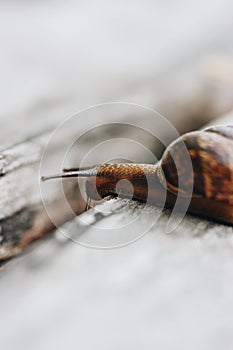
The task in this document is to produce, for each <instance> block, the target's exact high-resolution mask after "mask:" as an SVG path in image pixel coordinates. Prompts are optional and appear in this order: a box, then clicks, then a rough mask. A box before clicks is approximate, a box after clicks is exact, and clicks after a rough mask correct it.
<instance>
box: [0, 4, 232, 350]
mask: <svg viewBox="0 0 233 350" xmlns="http://www.w3.org/2000/svg"><path fill="white" fill-rule="evenodd" d="M231 8H232V5H231V3H230V2H229V0H221V1H220V0H217V1H214V2H213V1H212V0H207V1H206V2H204V3H203V1H202V0H196V1H195V2H194V1H193V2H192V1H191V2H187V1H186V0H181V1H179V2H176V4H175V5H174V4H173V3H171V2H165V1H162V2H158V1H156V2H155V1H150V0H149V1H145V2H137V1H136V2H133V3H132V4H130V2H128V3H126V2H125V1H124V0H119V1H117V3H116V2H114V1H112V0H108V1H101V2H96V3H95V2H91V1H88V0H87V1H83V2H82V1H73V0H67V1H66V2H63V1H57V2H54V1H52V0H48V1H33V2H28V1H20V4H19V2H18V1H14V0H12V1H10V2H1V4H0V10H1V11H0V28H1V29H2V30H1V35H0V46H1V58H0V73H1V79H0V92H1V104H0V127H1V138H0V175H1V176H0V193H1V196H0V261H1V273H0V301H1V312H0V346H1V348H2V349H7V350H15V349H18V350H21V349H22V350H25V349H33V350H47V349H48V350H50V349H57V350H59V349H64V348H68V349H82V350H92V349H101V350H105V349H106V350H108V349H113V350H115V349H117V350H118V349H127V350H128V349H134V350H139V349H140V350H141V349H148V350H150V349H153V350H154V349H159V350H170V349H171V350H180V349H184V348H185V349H189V350H192V349H194V350H196V349H200V350H219V349H224V350H228V349H229V350H232V344H233V339H232V338H233V337H232V334H233V332H232V324H233V322H232V321H233V320H232V318H233V316H232V315H233V310H232V305H233V300H232V295H233V293H232V289H233V287H232V280H233V272H232V271H233V269H232V266H233V261H232V256H233V251H232V250H233V239H232V228H231V227H229V226H224V225H219V224H214V223H212V222H210V221H205V220H201V219H200V218H194V217H192V216H185V218H184V220H183V221H182V223H181V225H179V226H178V227H177V228H176V230H175V231H173V232H172V233H171V234H167V233H166V227H167V224H168V220H169V217H170V212H169V211H166V210H164V211H162V212H161V211H160V209H159V208H155V207H149V206H144V205H141V204H139V203H135V202H131V201H127V200H119V199H118V200H110V201H109V202H105V203H103V204H101V205H100V206H97V207H95V208H94V209H91V210H89V211H88V212H85V213H83V214H81V215H80V216H77V218H75V219H73V217H72V216H71V215H70V212H69V211H66V206H65V205H64V203H65V202H66V203H67V201H68V203H69V204H70V206H71V207H72V208H73V210H74V212H75V213H76V214H79V213H80V212H83V210H84V206H85V203H84V201H83V200H82V197H81V196H80V193H79V190H78V188H77V183H76V182H75V181H73V180H69V181H66V182H64V187H63V189H64V191H65V200H66V201H64V194H63V193H62V192H61V188H60V187H59V185H58V182H51V184H47V183H46V184H45V186H44V187H43V188H44V193H43V194H45V195H47V196H46V209H47V210H48V209H49V212H50V214H51V213H52V216H53V219H55V222H56V223H57V225H58V226H59V230H58V229H56V228H55V225H54V222H52V221H51V218H50V217H49V216H48V215H47V212H46V210H45V206H44V205H43V204H44V203H42V200H41V196H40V186H39V176H40V174H39V172H40V162H41V159H42V158H43V151H44V146H45V145H46V144H47V141H48V140H49V138H50V136H51V133H52V132H53V131H54V129H55V128H56V127H57V126H58V125H59V123H60V122H62V121H64V119H65V118H67V117H69V116H70V115H73V114H74V113H77V112H79V111H80V110H82V109H83V108H86V107H90V106H93V105H95V104H101V103H103V102H109V101H126V102H130V103H135V104H138V105H144V106H146V107H149V108H153V109H155V110H157V111H158V112H160V113H161V114H163V115H164V116H165V117H166V118H167V119H168V120H169V121H170V122H171V123H172V124H173V125H174V126H175V127H176V128H177V130H178V131H179V132H180V133H184V132H186V131H188V130H192V129H197V128H199V127H202V126H203V125H205V124H206V123H209V122H211V121H212V120H213V119H215V118H216V117H218V116H220V115H223V114H225V113H226V112H227V111H230V110H231V109H232V108H233V105H232V101H233V98H232V96H233V89H232V79H231V77H230V74H229V72H232V70H228V68H227V67H229V66H228V65H226V64H225V62H226V61H225V60H224V56H223V61H222V60H221V59H220V61H219V59H218V56H217V61H216V56H215V55H212V54H211V55H210V53H215V52H217V53H218V52H220V51H222V53H223V54H227V52H228V53H229V52H231V49H232V34H231V33H232V32H233V30H232V29H233V22H232V11H231ZM220 56H221V55H220ZM213 57H214V59H213V60H212V58H213ZM220 58H221V57H220ZM210 61H211V62H210ZM219 62H220V64H219ZM228 62H229V61H228ZM230 65H231V64H230ZM216 67H217V69H216ZM231 74H232V73H231ZM116 112H117V111H116V110H115V114H117V115H118V117H120V118H121V119H120V122H121V123H124V122H125V121H126V120H127V121H130V122H131V123H135V122H136V123H140V122H141V123H142V122H143V121H144V119H142V114H140V113H139V114H138V113H130V114H128V113H127V110H125V113H116ZM231 118H232V114H230V116H229V120H230V119H231ZM152 120H153V119H147V123H146V121H145V125H143V126H145V127H148V126H149V127H150V126H151V125H152V126H153V125H154V123H153V122H152ZM86 121H87V119H86V118H85V117H84V118H83V119H82V122H80V123H79V124H78V125H76V126H75V127H71V128H66V129H63V130H62V132H61V133H60V134H59V135H58V137H57V139H56V140H55V142H54V143H53V144H52V145H51V147H49V149H48V152H47V153H46V164H44V167H42V168H43V169H41V170H43V175H46V174H49V173H52V172H54V171H55V172H56V171H58V170H59V171H60V170H61V161H62V160H63V156H64V152H65V151H66V150H67V147H69V145H70V142H71V143H72V141H71V140H73V138H74V137H77V134H78V133H85V130H86V127H87V126H88V125H85V122H86ZM88 121H89V126H91V127H93V126H96V125H97V124H100V123H108V122H109V121H112V114H111V113H109V110H105V111H102V112H101V113H94V114H93V117H90V118H89V120H88ZM220 122H221V123H222V122H223V120H222V119H221V121H220ZM225 122H226V121H225ZM157 133H158V136H162V137H163V138H166V141H167V142H169V141H171V140H172V135H171V134H170V132H169V130H168V129H167V128H164V127H162V126H161V125H160V126H159V127H158V128H157ZM129 136H130V137H132V138H133V140H137V139H139V138H140V141H141V142H142V140H143V144H145V146H146V147H147V148H148V149H149V150H151V151H152V153H153V154H154V155H156V156H159V155H160V153H161V144H159V143H157V142H156V143H154V140H152V139H151V138H147V137H146V138H145V134H143V133H141V134H140V137H139V135H137V134H136V135H135V134H134V133H129V130H126V132H125V133H123V134H122V130H118V129H117V130H116V128H114V130H113V128H105V129H101V130H100V131H99V130H96V132H94V133H90V134H89V135H88V137H86V138H82V144H81V147H80V145H79V147H78V149H74V151H75V154H74V155H72V157H71V158H70V159H67V163H66V164H65V165H66V166H70V165H72V166H78V165H80V160H81V159H82V157H83V155H85V154H86V153H87V152H88V151H89V150H90V148H91V147H93V146H94V145H95V144H96V143H101V142H102V141H104V140H106V138H114V137H116V138H117V137H126V138H127V137H129ZM147 136H148V135H147ZM152 141H153V142H152ZM108 150H109V151H111V148H110V147H109V148H108ZM118 151H120V153H121V157H124V156H126V155H125V151H126V147H124V146H122V147H119V149H118ZM127 151H128V149H127ZM130 152H131V153H129V158H130V157H132V159H133V160H135V161H142V160H143V161H150V158H149V157H148V158H146V157H145V155H144V153H143V152H139V151H138V150H137V151H135V149H134V147H133V148H131V149H130ZM127 156H128V155H127ZM109 157H111V155H110V152H109ZM89 161H90V162H91V161H95V162H96V161H97V162H102V161H103V159H102V154H101V152H100V155H98V156H95V157H94V159H89ZM50 186H51V187H50ZM157 219H158V220H157ZM173 223H174V222H173ZM175 223H176V221H175ZM61 231H62V232H61ZM87 245H88V247H87ZM116 246H117V247H118V248H114V249H113V247H116Z"/></svg>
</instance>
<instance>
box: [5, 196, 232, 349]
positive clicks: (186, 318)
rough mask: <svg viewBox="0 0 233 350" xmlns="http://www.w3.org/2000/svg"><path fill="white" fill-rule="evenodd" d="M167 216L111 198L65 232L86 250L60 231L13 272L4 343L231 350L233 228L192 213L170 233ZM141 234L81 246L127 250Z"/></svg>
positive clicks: (8, 279)
mask: <svg viewBox="0 0 233 350" xmlns="http://www.w3.org/2000/svg"><path fill="white" fill-rule="evenodd" d="M123 208H124V209H123ZM112 212H114V214H112ZM156 216H158V217H159V220H158V221H157V222H156V223H155V222H154V221H155V218H156ZM168 217H169V212H168V211H163V212H162V213H161V212H159V211H158V209H156V208H154V207H148V206H144V205H140V204H138V203H133V202H129V201H127V200H111V201H110V202H108V203H105V204H102V205H101V206H98V207H96V208H95V209H91V210H89V211H88V212H86V213H84V214H82V215H81V216H80V217H79V218H78V219H77V220H76V221H75V222H71V223H68V224H65V225H64V226H62V228H61V230H62V231H63V233H67V232H68V233H69V235H71V236H72V239H73V240H76V241H77V242H79V243H74V241H72V240H70V239H67V238H65V237H64V235H63V234H62V233H61V231H56V232H55V234H54V235H53V236H51V237H50V238H49V239H47V240H46V241H44V242H43V243H41V244H39V245H36V246H35V248H34V249H33V251H31V252H30V253H28V254H27V255H26V256H24V257H21V258H19V260H17V261H16V264H15V266H10V267H8V268H5V269H4V271H3V272H2V273H1V278H0V281H1V320H2V323H1V329H2V330H3V329H4V331H3V332H2V333H1V344H2V346H4V347H5V348H14V346H15V344H18V345H17V348H19V349H23V348H25V347H27V348H33V349H49V348H51V347H53V348H56V349H62V348H64V347H65V346H66V347H67V346H69V347H70V348H75V347H79V346H80V345H81V346H82V348H83V349H91V348H93V347H94V348H104V349H107V348H109V347H110V348H113V349H117V348H119V346H121V347H123V348H125V349H129V348H131V347H133V348H134V349H142V348H146V349H154V348H159V349H172V348H173V346H172V344H173V345H174V344H175V346H176V348H177V349H178V348H179V347H180V348H189V349H191V350H192V349H193V350H194V349H197V348H198V349H201V350H206V349H211V350H219V348H220V347H221V348H223V349H225V350H228V349H229V350H230V349H231V345H232V341H233V332H232V324H233V306H232V305H233V293H232V287H231V286H232V282H231V281H232V278H233V269H232V264H233V229H232V227H227V226H223V225H217V224H214V223H211V222H209V221H205V220H200V219H199V218H194V217H192V216H186V217H185V219H184V220H183V222H182V224H181V225H180V226H179V227H178V228H177V229H176V230H175V231H174V232H173V233H171V234H166V233H165V229H166V224H167V220H168ZM129 219H130V223H129ZM90 224H91V225H90ZM153 224H154V225H153ZM126 225H127V226H126ZM151 225H153V226H152V227H150V226H151ZM109 226H110V227H111V228H112V230H106V227H109ZM117 227H118V228H117ZM98 228H102V229H101V236H99V235H98V234H99V233H100V230H99V229H98ZM104 228H105V229H104ZM146 228H149V230H148V232H147V233H145V232H144V230H145V229H146ZM138 229H141V232H139V231H140V230H139V231H138ZM136 231H137V233H138V232H139V233H142V234H143V233H145V234H143V236H142V237H141V238H140V239H138V240H136V241H135V242H134V243H131V244H129V245H126V246H124V247H121V248H117V249H107V250H106V249H91V248H86V247H84V246H82V245H81V244H91V245H96V246H97V245H100V246H101V245H102V246H108V247H110V246H111V245H112V244H116V243H128V242H129V241H130V240H132V238H137V234H136V235H135V232H136ZM122 233H123V234H124V235H122ZM119 236H120V239H119ZM184 329H185V333H184Z"/></svg>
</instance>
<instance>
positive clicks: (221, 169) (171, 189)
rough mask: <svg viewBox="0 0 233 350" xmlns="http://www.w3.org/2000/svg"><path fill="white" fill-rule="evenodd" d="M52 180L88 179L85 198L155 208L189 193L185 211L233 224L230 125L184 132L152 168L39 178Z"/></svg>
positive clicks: (108, 168)
mask: <svg viewBox="0 0 233 350" xmlns="http://www.w3.org/2000/svg"><path fill="white" fill-rule="evenodd" d="M185 152H186V156H185ZM187 155H188V156H187ZM190 160H191V163H190ZM190 164H191V166H190ZM54 177H87V178H88V179H87V181H86V192H87V196H88V198H91V199H94V200H98V199H100V198H104V197H106V196H109V195H119V194H120V196H122V197H129V198H133V199H135V200H138V201H142V202H150V203H153V204H157V205H160V204H164V196H165V206H166V207H173V206H174V205H175V203H176V199H177V195H178V193H179V194H181V198H182V196H183V198H185V197H186V195H188V194H190V195H191V202H190V205H189V207H188V212H190V213H194V214H198V215H201V216H204V217H207V218H211V219H213V220H217V221H221V222H225V223H228V224H233V126H216V127H211V128H208V129H204V130H201V131H195V132H190V133H187V134H185V135H183V136H181V137H180V138H179V139H177V140H176V141H174V142H173V143H172V144H171V145H170V146H169V147H168V148H167V149H166V150H165V152H164V154H163V156H162V158H161V160H160V162H159V163H157V164H131V163H121V164H103V165H97V166H93V167H90V168H82V169H70V170H68V171H66V172H64V173H63V174H59V175H55V176H50V177H46V178H43V180H47V179H48V178H54ZM121 180H124V181H121ZM126 180H127V181H126ZM129 182H130V183H131V185H132V186H131V188H129ZM116 187H118V189H117V190H116ZM132 187H133V193H132ZM190 191H191V192H190Z"/></svg>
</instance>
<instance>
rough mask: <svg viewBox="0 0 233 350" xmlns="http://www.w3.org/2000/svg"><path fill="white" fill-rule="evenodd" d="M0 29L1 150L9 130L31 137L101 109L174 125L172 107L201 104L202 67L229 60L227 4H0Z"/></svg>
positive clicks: (225, 1)
mask: <svg viewBox="0 0 233 350" xmlns="http://www.w3.org/2000/svg"><path fill="white" fill-rule="evenodd" d="M0 27H1V30H0V47H1V55H0V76H1V80H0V93H1V106H0V122H1V129H2V130H3V131H4V132H3V136H2V138H1V139H2V140H1V144H2V143H4V141H6V137H7V136H8V137H13V134H11V133H10V135H9V132H10V131H9V123H10V122H11V121H14V126H13V125H11V130H12V129H14V127H15V128H17V129H16V131H17V134H22V135H23V134H25V133H26V134H27V133H28V134H31V133H32V132H33V131H34V132H36V131H37V130H38V131H39V130H40V129H41V128H42V126H41V124H42V121H41V119H43V125H44V128H46V127H48V126H49V125H52V126H54V125H56V123H58V122H59V121H61V120H63V119H64V118H65V117H67V116H69V115H71V114H73V113H76V112H77V111H78V110H80V109H81V108H85V107H89V106H90V105H93V104H96V103H101V102H109V101H119V100H123V101H127V102H135V103H138V104H145V105H148V106H149V107H154V108H157V109H159V112H161V113H162V112H166V114H167V117H168V118H172V114H173V113H175V112H174V110H175V102H174V100H175V98H174V97H176V95H177V94H180V95H181V97H180V99H182V96H183V97H184V96H185V97H186V100H188V97H189V96H188V97H187V92H186V90H188V91H189V95H194V94H197V90H198V93H199V95H200V91H203V90H202V89H203V85H204V88H206V85H205V84H206V81H205V84H204V82H203V81H204V79H205V78H206V71H208V69H207V68H206V66H207V67H209V65H211V64H210V63H209V60H213V56H214V57H215V56H216V55H228V54H231V51H232V32H233V23H232V2H231V1H230V0H221V1H220V0H219V1H218V0H214V1H212V0H205V1H204V2H203V1H201V0H197V1H190V0H188V1H185V0H176V1H167V0H165V1H158V0H157V1H151V0H145V1H137V0H134V1H130V0H129V1H122V0H119V1H117V2H115V1H112V0H110V1H103V0H102V1H89V0H87V1H75V0H67V1H61V0H57V1H52V0H47V1H26V0H24V1H23V0H21V1H13V0H11V1H1V2H0ZM211 62H212V61H211ZM218 69H219V68H218ZM220 70H221V69H220ZM174 73H176V76H175V77H174ZM194 73H195V74H194ZM191 75H192V78H190V76H191ZM193 75H194V77H193ZM220 76H221V73H220ZM181 77H182V79H184V80H185V79H186V80H185V82H184V81H182V80H181ZM226 83H227V84H228V83H229V81H227V82H224V84H226ZM164 85H165V86H164ZM221 88H222V86H221ZM204 91H205V89H204ZM185 94H186V95H185ZM161 95H162V97H161V98H160V100H159V102H158V99H159V97H160V96H161ZM165 97H166V98H165ZM205 97H206V93H205ZM161 100H163V102H164V100H166V103H167V104H168V102H169V103H170V106H169V107H170V109H169V111H167V109H168V107H167V108H165V107H164V103H163V106H161ZM172 100H173V103H174V105H172V106H171V101H172ZM175 101H176V100H175ZM198 101H199V103H201V99H200V97H199V100H198ZM195 102H197V101H193V105H194V107H192V108H195ZM212 102H213V103H214V101H212ZM185 103H186V104H187V102H185V98H183V104H184V105H185ZM176 104H177V102H176ZM226 107H228V106H225V108H226ZM186 118H188V117H186ZM199 118H200V116H199ZM203 118H204V117H203ZM183 119H184V118H183ZM15 123H17V126H16V124H15ZM32 129H33V131H32ZM27 130H29V131H27ZM14 131H15V130H14ZM4 135H7V136H4ZM14 137H16V135H15V133H14ZM12 141H13V140H12Z"/></svg>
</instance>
